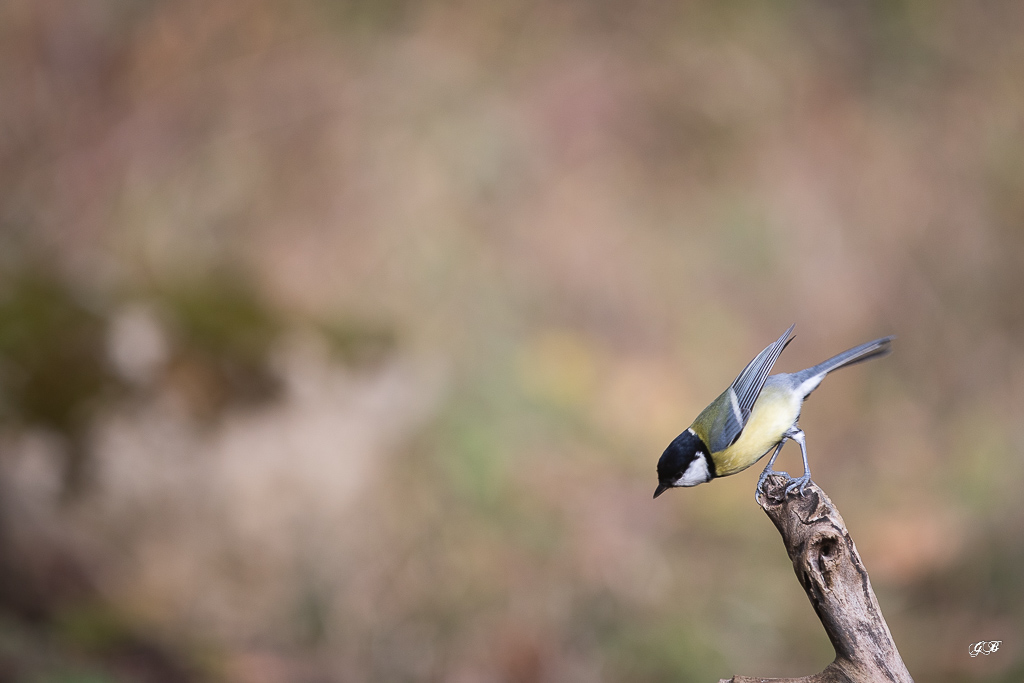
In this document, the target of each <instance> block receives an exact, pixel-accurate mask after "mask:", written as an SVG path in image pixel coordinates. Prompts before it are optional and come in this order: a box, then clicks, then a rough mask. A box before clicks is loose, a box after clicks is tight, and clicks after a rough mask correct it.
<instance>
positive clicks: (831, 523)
mask: <svg viewBox="0 0 1024 683" xmlns="http://www.w3.org/2000/svg"><path fill="white" fill-rule="evenodd" d="M785 486H786V480H785V478H784V477H781V476H771V477H769V478H768V480H767V481H766V486H765V489H766V491H767V494H766V495H763V496H761V497H760V499H759V502H760V504H761V507H762V508H763V509H764V511H765V513H766V514H767V515H768V517H769V518H770V519H771V520H772V522H774V523H775V526H776V528H777V529H778V530H779V533H780V534H782V541H783V543H785V544H786V552H788V553H789V558H790V559H791V560H792V561H793V570H794V571H795V572H796V576H797V579H799V581H800V585H801V586H803V587H804V590H805V591H806V592H807V597H808V598H809V599H810V601H811V605H812V606H813V607H814V612H815V614H817V615H818V618H819V619H820V620H821V624H822V626H824V627H825V632H826V633H828V638H829V640H831V641H832V646H833V647H835V649H836V658H835V661H833V662H832V663H831V664H829V665H828V666H827V667H825V670H824V671H822V672H821V673H817V674H814V675H811V676H805V677H803V678H758V677H748V676H734V677H733V678H731V679H728V681H726V680H725V679H723V680H722V681H720V682H719V683H729V681H731V682H732V683H769V682H771V683H798V682H799V683H868V682H871V683H876V682H885V683H913V679H912V678H911V677H910V672H908V671H907V667H906V666H905V665H904V664H903V660H902V659H901V658H900V653H899V652H898V651H897V650H896V644H895V643H894V642H893V640H892V634H890V633H889V627H888V626H887V625H886V623H885V619H884V618H883V617H882V611H881V610H880V609H879V607H878V600H876V599H875V593H874V591H872V590H871V582H870V581H869V580H868V572H867V569H865V568H864V563H863V562H862V561H861V559H860V554H859V553H858V552H857V547H856V546H855V545H854V544H853V539H852V538H850V533H849V532H848V531H847V530H846V524H845V523H844V522H843V518H842V517H841V516H840V515H839V511H838V510H836V508H835V506H834V505H833V504H832V501H831V500H829V498H828V496H826V495H825V492H824V491H822V490H821V489H820V488H818V486H817V484H814V483H813V482H811V483H810V484H808V486H807V487H806V489H805V490H804V495H803V496H798V495H795V494H790V495H789V496H786V495H785V493H784V490H785Z"/></svg>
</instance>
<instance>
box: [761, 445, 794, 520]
mask: <svg viewBox="0 0 1024 683" xmlns="http://www.w3.org/2000/svg"><path fill="white" fill-rule="evenodd" d="M786 438H787V437H786V436H783V437H782V441H780V442H779V445H778V446H776V447H775V452H774V453H772V457H770V458H769V459H768V464H767V465H765V468H764V471H763V472H761V476H760V478H758V480H757V488H755V489H754V501H755V502H758V504H760V502H759V501H758V500H757V497H758V496H759V495H760V494H762V493H764V488H763V487H764V480H765V479H767V478H768V475H769V474H785V475H786V478H787V479H792V477H790V476H789V474H787V473H786V472H776V471H775V470H773V469H772V465H774V464H775V458H777V457H779V453H781V452H782V447H783V445H785V443H786Z"/></svg>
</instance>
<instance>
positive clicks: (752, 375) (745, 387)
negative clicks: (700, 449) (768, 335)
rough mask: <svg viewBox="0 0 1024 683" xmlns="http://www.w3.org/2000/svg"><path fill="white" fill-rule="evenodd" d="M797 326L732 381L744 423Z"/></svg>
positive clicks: (732, 387)
mask: <svg viewBox="0 0 1024 683" xmlns="http://www.w3.org/2000/svg"><path fill="white" fill-rule="evenodd" d="M795 327H796V325H795V324H794V325H790V326H789V329H788V330H786V331H785V332H784V333H783V335H782V336H781V337H779V339H778V341H776V342H775V343H774V344H769V345H768V347H767V348H765V350H764V351H762V352H761V353H759V354H757V357H756V358H754V360H752V361H750V364H749V365H747V367H745V368H743V372H741V373H740V374H739V377H737V378H736V381H735V382H733V383H732V386H731V387H730V388H731V389H732V390H733V391H734V392H735V393H736V402H737V403H738V404H739V411H740V416H741V419H742V420H743V424H744V425H746V424H747V420H748V419H749V418H750V411H751V410H753V409H754V401H756V400H757V397H758V395H760V393H761V389H762V388H763V387H764V383H765V381H767V379H768V373H769V372H771V369H772V366H773V365H775V361H777V360H778V359H779V354H781V353H782V351H783V349H785V348H786V347H787V346H788V345H789V342H791V341H793V338H792V337H790V336H789V335H790V334H792V333H793V328H795Z"/></svg>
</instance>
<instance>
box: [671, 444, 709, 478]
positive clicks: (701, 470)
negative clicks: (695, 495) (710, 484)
mask: <svg viewBox="0 0 1024 683" xmlns="http://www.w3.org/2000/svg"><path fill="white" fill-rule="evenodd" d="M696 456H697V457H695V458H694V459H693V462H691V463H690V466H689V467H687V468H686V471H685V472H683V476H681V477H679V478H678V479H676V483H675V484H673V486H696V485H697V484H703V483H705V482H707V481H710V480H711V473H710V472H708V461H707V460H706V459H705V458H704V454H703V453H701V452H700V451H697V454H696Z"/></svg>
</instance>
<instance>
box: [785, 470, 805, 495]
mask: <svg viewBox="0 0 1024 683" xmlns="http://www.w3.org/2000/svg"><path fill="white" fill-rule="evenodd" d="M810 483H811V475H810V473H809V472H805V473H804V474H803V476H800V477H797V478H796V479H794V478H792V477H790V479H789V485H787V486H786V492H785V495H789V493H790V492H791V491H794V490H799V492H800V496H801V497H803V495H804V488H806V487H807V485H808V484H810Z"/></svg>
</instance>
